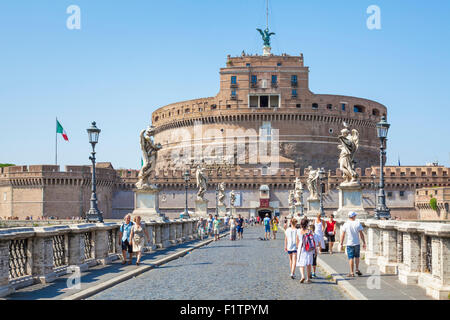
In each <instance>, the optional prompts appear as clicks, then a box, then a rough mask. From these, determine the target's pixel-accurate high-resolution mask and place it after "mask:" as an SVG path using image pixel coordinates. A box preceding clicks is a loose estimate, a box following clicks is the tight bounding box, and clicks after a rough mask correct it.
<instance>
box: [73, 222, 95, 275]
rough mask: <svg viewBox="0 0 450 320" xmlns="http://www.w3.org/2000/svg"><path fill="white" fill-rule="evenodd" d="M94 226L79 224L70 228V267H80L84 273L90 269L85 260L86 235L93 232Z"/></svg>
mask: <svg viewBox="0 0 450 320" xmlns="http://www.w3.org/2000/svg"><path fill="white" fill-rule="evenodd" d="M92 226H95V225H93V224H78V225H71V226H70V229H71V231H70V233H69V266H78V267H79V268H80V271H81V272H83V271H85V270H87V269H88V268H89V265H88V264H87V263H86V261H85V260H86V259H85V242H84V234H85V233H87V232H91V229H92Z"/></svg>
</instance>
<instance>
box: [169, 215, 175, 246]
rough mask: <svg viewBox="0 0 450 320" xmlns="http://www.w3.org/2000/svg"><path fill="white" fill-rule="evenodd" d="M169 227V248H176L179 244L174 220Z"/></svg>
mask: <svg viewBox="0 0 450 320" xmlns="http://www.w3.org/2000/svg"><path fill="white" fill-rule="evenodd" d="M167 225H168V226H169V246H174V245H176V244H177V225H176V222H175V221H173V220H170V222H167Z"/></svg>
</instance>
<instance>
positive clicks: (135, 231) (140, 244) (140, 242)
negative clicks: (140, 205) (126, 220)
mask: <svg viewBox="0 0 450 320" xmlns="http://www.w3.org/2000/svg"><path fill="white" fill-rule="evenodd" d="M134 221H135V223H134V225H133V227H132V228H131V235H130V238H131V239H132V245H133V252H136V265H137V266H138V265H139V264H140V263H141V257H142V252H143V251H144V247H145V239H146V238H145V237H147V239H150V237H149V235H148V232H147V230H146V229H145V227H142V225H141V217H140V216H136V217H135V220H134Z"/></svg>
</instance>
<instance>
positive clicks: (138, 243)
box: [119, 214, 150, 265]
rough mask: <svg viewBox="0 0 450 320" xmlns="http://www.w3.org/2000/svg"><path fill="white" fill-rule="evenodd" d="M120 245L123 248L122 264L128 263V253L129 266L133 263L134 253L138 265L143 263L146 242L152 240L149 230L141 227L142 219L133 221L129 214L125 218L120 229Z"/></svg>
mask: <svg viewBox="0 0 450 320" xmlns="http://www.w3.org/2000/svg"><path fill="white" fill-rule="evenodd" d="M119 237H120V244H121V246H122V257H123V260H122V264H126V263H127V252H128V254H129V260H128V264H131V263H132V260H133V253H135V254H136V257H137V259H136V265H139V264H140V262H141V257H142V252H143V251H144V247H145V244H146V243H148V240H147V242H146V241H145V240H146V238H145V237H147V239H150V237H149V235H148V232H147V229H146V228H144V227H143V226H142V225H141V217H140V216H136V217H134V219H133V221H131V215H130V214H127V215H126V216H125V219H124V222H122V225H121V226H120V229H119Z"/></svg>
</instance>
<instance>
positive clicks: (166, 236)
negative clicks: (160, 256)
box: [161, 221, 170, 248]
mask: <svg viewBox="0 0 450 320" xmlns="http://www.w3.org/2000/svg"><path fill="white" fill-rule="evenodd" d="M161 243H162V248H167V247H170V222H169V221H167V222H163V224H162V225H161Z"/></svg>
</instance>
